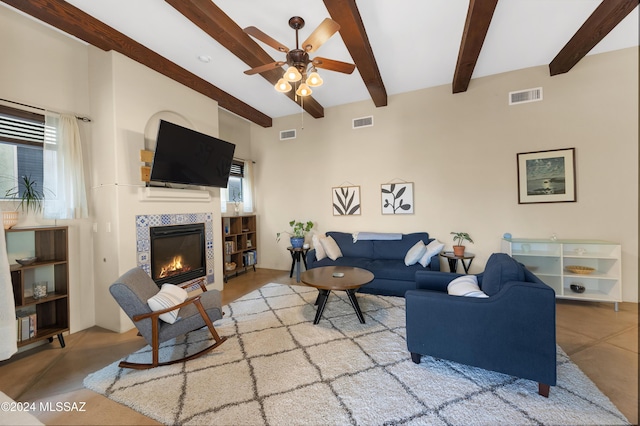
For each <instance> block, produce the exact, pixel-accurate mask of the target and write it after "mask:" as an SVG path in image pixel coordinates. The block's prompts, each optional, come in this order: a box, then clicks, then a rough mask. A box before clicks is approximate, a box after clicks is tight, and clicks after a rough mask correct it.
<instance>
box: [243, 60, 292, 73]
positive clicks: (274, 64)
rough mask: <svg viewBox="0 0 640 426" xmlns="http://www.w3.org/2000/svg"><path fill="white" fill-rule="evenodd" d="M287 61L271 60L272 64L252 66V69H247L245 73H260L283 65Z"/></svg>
mask: <svg viewBox="0 0 640 426" xmlns="http://www.w3.org/2000/svg"><path fill="white" fill-rule="evenodd" d="M284 64H286V62H282V61H278V62H271V63H270V64H264V65H260V66H259V67H255V68H251V69H250V70H246V71H245V72H244V73H245V74H247V75H253V74H260V73H261V72H265V71H271V70H273V69H276V68H278V67H281V66H283V65H284Z"/></svg>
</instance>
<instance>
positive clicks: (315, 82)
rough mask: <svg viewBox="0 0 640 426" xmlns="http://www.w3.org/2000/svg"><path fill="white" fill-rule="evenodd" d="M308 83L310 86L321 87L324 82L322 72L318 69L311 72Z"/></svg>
mask: <svg viewBox="0 0 640 426" xmlns="http://www.w3.org/2000/svg"><path fill="white" fill-rule="evenodd" d="M306 83H307V86H309V87H320V86H322V83H324V80H322V77H320V74H318V73H317V72H316V71H313V72H312V73H311V74H309V77H307V82H306Z"/></svg>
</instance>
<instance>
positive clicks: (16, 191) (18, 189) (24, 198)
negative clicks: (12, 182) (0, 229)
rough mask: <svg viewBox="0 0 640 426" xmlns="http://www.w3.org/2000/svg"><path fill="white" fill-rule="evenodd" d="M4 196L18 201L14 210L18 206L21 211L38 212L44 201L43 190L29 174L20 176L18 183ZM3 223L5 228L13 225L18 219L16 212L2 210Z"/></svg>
mask: <svg viewBox="0 0 640 426" xmlns="http://www.w3.org/2000/svg"><path fill="white" fill-rule="evenodd" d="M5 197H6V198H10V199H13V200H14V201H17V202H18V206H17V207H16V210H17V209H18V208H19V209H20V210H22V212H23V213H27V214H28V213H29V211H33V212H34V213H39V212H40V211H42V203H43V202H44V192H43V191H42V190H41V189H40V188H38V183H37V182H36V181H35V180H33V179H32V178H31V176H21V177H20V183H19V184H18V185H17V186H14V187H13V188H10V189H8V190H7V191H6V193H5ZM2 215H3V223H4V227H5V229H8V228H10V227H11V226H13V225H15V224H16V223H17V220H18V216H17V215H18V212H17V211H14V212H3V213H2Z"/></svg>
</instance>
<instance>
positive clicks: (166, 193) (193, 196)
mask: <svg viewBox="0 0 640 426" xmlns="http://www.w3.org/2000/svg"><path fill="white" fill-rule="evenodd" d="M138 199H139V200H140V201H143V202H144V201H150V202H153V201H162V202H166V201H179V202H184V201H190V202H194V203H209V202H211V193H210V192H209V191H207V190H199V189H178V188H158V187H152V186H150V187H144V188H138Z"/></svg>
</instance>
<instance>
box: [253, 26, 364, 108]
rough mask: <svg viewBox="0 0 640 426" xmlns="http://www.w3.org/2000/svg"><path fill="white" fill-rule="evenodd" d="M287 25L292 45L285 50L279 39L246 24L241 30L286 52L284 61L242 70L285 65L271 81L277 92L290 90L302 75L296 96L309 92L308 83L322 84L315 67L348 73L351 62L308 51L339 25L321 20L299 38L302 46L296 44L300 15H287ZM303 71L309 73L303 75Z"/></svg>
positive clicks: (316, 47)
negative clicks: (292, 36)
mask: <svg viewBox="0 0 640 426" xmlns="http://www.w3.org/2000/svg"><path fill="white" fill-rule="evenodd" d="M289 26H290V27H291V28H293V29H294V30H295V31H296V48H295V49H292V50H289V49H288V48H287V47H286V46H285V45H283V44H282V43H280V42H278V41H276V40H274V39H273V38H271V37H270V36H268V35H267V34H265V33H264V32H262V31H260V30H259V29H258V28H256V27H247V28H245V29H244V32H245V33H247V34H249V35H250V36H253V37H255V38H256V39H258V40H260V41H262V42H263V43H265V44H267V45H269V46H271V47H273V48H274V49H276V50H278V51H280V52H284V53H286V54H287V56H286V58H285V60H284V61H276V62H271V63H269V64H264V65H260V66H259V67H255V68H251V69H250V70H247V71H245V72H244V73H245V74H247V75H253V74H259V73H262V72H266V71H270V70H273V69H276V68H279V67H281V66H283V65H288V68H287V70H286V71H285V73H284V75H283V76H282V78H281V79H280V80H278V82H277V83H276V85H275V89H276V90H277V91H279V92H282V93H286V92H288V91H289V90H291V84H290V83H296V82H298V81H301V80H302V79H303V78H305V81H304V82H303V83H301V84H300V85H299V86H298V89H297V90H296V94H297V95H298V96H309V95H310V94H311V89H310V87H318V86H320V85H322V78H320V75H318V72H317V70H316V68H323V69H326V70H329V71H337V72H341V73H344V74H351V73H352V72H353V70H354V69H355V68H356V66H355V65H354V64H349V63H347V62H342V61H336V60H333V59H327V58H321V57H315V58H313V59H311V58H310V57H309V53H312V52H315V51H316V50H318V48H319V47H320V46H321V45H322V44H323V43H324V42H326V41H327V40H329V38H331V36H332V35H334V34H335V33H336V32H338V30H339V29H340V25H339V24H338V23H337V22H336V21H334V20H332V19H329V18H325V20H324V21H322V23H321V24H320V25H318V27H317V28H316V29H315V30H314V31H313V32H312V33H311V35H310V36H309V37H308V38H307V39H306V40H305V41H303V42H302V47H300V45H299V44H298V31H299V30H300V29H302V28H303V27H304V19H302V18H301V17H299V16H294V17H292V18H291V19H289ZM307 72H309V75H308V76H307Z"/></svg>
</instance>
